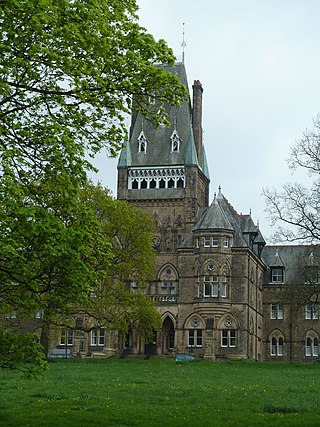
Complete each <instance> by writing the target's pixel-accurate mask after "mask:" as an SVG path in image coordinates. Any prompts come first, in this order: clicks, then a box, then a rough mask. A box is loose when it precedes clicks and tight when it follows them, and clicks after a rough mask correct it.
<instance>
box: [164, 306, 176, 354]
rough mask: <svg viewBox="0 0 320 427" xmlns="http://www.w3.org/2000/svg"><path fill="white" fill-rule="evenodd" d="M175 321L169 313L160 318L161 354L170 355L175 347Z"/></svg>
mask: <svg viewBox="0 0 320 427" xmlns="http://www.w3.org/2000/svg"><path fill="white" fill-rule="evenodd" d="M175 329H176V320H175V318H174V316H173V315H172V314H171V313H170V312H166V313H165V314H164V315H163V316H162V353H163V354H165V353H171V352H172V351H173V349H174V347H175Z"/></svg>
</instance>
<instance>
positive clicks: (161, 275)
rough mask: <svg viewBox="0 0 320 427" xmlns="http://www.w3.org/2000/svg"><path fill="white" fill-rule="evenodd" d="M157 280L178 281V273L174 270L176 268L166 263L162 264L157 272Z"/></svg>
mask: <svg viewBox="0 0 320 427" xmlns="http://www.w3.org/2000/svg"><path fill="white" fill-rule="evenodd" d="M157 278H158V279H159V280H162V279H165V278H166V279H167V280H170V279H171V280H178V279H179V276H178V271H177V269H176V267H175V266H174V265H173V264H171V263H170V262H167V263H166V264H164V265H163V266H162V267H161V268H160V269H159V271H158V274H157Z"/></svg>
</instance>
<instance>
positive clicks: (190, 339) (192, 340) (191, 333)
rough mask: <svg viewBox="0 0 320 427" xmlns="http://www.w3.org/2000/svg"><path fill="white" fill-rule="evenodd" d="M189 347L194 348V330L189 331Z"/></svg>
mask: <svg viewBox="0 0 320 427" xmlns="http://www.w3.org/2000/svg"><path fill="white" fill-rule="evenodd" d="M188 345H189V347H194V329H189V344H188Z"/></svg>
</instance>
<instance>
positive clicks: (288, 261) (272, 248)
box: [262, 245, 320, 284]
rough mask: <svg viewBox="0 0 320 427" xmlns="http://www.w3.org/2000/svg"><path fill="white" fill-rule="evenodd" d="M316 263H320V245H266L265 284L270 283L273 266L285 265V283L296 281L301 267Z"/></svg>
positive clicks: (263, 254)
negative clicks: (312, 259)
mask: <svg viewBox="0 0 320 427" xmlns="http://www.w3.org/2000/svg"><path fill="white" fill-rule="evenodd" d="M312 256H313V258H314V264H315V265H319V264H320V262H319V261H320V246H319V245H266V246H265V247H264V248H263V251H262V260H263V262H264V263H265V264H266V266H267V268H266V271H265V275H264V284H268V283H270V278H271V274H270V273H271V268H272V267H283V268H284V273H285V274H284V277H285V283H295V282H296V281H297V277H298V276H301V269H303V268H304V267H305V266H307V265H311V257H312Z"/></svg>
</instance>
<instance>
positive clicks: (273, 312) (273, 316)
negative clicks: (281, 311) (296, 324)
mask: <svg viewBox="0 0 320 427" xmlns="http://www.w3.org/2000/svg"><path fill="white" fill-rule="evenodd" d="M276 318H277V306H276V304H271V319H276Z"/></svg>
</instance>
